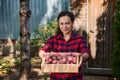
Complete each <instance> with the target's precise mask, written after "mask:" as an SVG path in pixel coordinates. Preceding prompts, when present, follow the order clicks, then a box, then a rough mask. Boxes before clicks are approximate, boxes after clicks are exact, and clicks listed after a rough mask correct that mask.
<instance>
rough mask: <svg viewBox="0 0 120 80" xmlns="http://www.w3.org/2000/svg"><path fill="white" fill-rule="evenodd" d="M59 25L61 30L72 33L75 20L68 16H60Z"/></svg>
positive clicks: (64, 32)
mask: <svg viewBox="0 0 120 80" xmlns="http://www.w3.org/2000/svg"><path fill="white" fill-rule="evenodd" d="M59 27H60V30H61V32H62V33H63V34H64V35H65V34H70V33H71V31H72V27H73V22H72V21H71V18H70V17H68V16H62V17H60V18H59Z"/></svg>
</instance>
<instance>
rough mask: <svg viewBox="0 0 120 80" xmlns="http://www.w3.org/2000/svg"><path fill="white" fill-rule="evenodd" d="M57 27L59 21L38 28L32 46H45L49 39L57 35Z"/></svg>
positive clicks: (34, 33)
mask: <svg viewBox="0 0 120 80" xmlns="http://www.w3.org/2000/svg"><path fill="white" fill-rule="evenodd" d="M56 26H57V20H54V21H49V22H48V23H47V24H45V25H42V26H38V27H36V29H35V30H34V32H33V36H34V37H33V38H34V39H33V40H31V45H40V46H43V45H44V43H46V41H47V40H48V38H49V37H50V36H52V35H54V34H55V30H56Z"/></svg>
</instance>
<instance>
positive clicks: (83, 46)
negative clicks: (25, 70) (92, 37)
mask: <svg viewBox="0 0 120 80" xmlns="http://www.w3.org/2000/svg"><path fill="white" fill-rule="evenodd" d="M57 20H58V26H57V32H56V35H55V36H52V37H50V38H49V39H48V40H47V43H46V44H45V45H44V46H43V47H42V48H40V50H39V53H38V54H39V57H42V58H43V59H44V55H45V54H46V53H47V52H49V53H53V52H58V53H59V52H63V54H64V53H67V54H69V53H70V52H72V53H73V54H75V53H78V54H79V55H81V56H82V57H83V61H82V62H86V60H87V59H88V58H89V55H90V50H89V48H88V46H87V41H86V40H85V38H84V37H83V36H81V35H80V34H77V33H76V32H75V31H73V30H72V28H73V22H74V15H73V13H72V12H69V11H62V12H60V13H59V15H58V18H57ZM71 65H72V64H71ZM78 69H79V71H78V73H69V72H68V73H54V72H53V73H51V77H50V80H59V79H64V80H82V72H81V66H79V68H78Z"/></svg>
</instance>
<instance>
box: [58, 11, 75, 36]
mask: <svg viewBox="0 0 120 80" xmlns="http://www.w3.org/2000/svg"><path fill="white" fill-rule="evenodd" d="M63 16H68V17H70V19H71V21H72V22H74V20H75V17H74V14H73V13H72V12H69V11H61V12H60V13H59V14H58V18H57V22H58V26H57V30H56V35H57V34H59V33H62V32H61V30H60V27H59V19H60V17H63Z"/></svg>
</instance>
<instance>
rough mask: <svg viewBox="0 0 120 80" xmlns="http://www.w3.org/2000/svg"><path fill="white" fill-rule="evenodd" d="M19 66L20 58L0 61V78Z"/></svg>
mask: <svg viewBox="0 0 120 80" xmlns="http://www.w3.org/2000/svg"><path fill="white" fill-rule="evenodd" d="M19 64H20V58H9V59H4V58H3V59H0V76H4V75H5V74H7V73H8V72H10V71H11V69H12V67H14V66H17V65H19Z"/></svg>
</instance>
